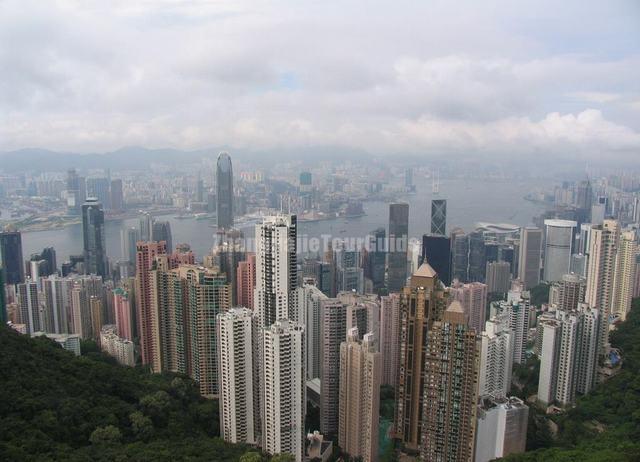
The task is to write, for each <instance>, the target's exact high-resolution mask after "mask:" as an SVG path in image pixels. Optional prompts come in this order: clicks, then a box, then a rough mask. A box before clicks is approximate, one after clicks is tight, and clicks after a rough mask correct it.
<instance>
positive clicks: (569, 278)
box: [558, 274, 586, 311]
mask: <svg viewBox="0 0 640 462" xmlns="http://www.w3.org/2000/svg"><path fill="white" fill-rule="evenodd" d="M585 289H586V282H585V280H584V278H582V277H580V276H579V275H577V274H565V275H564V276H562V281H560V283H559V284H558V308H560V309H562V310H566V311H571V310H575V309H577V308H578V304H579V303H582V302H584V292H585Z"/></svg>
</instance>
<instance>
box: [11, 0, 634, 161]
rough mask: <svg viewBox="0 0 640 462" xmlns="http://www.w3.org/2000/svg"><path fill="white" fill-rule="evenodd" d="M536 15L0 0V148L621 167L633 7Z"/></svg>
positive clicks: (498, 9)
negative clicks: (327, 149) (296, 153)
mask: <svg viewBox="0 0 640 462" xmlns="http://www.w3.org/2000/svg"><path fill="white" fill-rule="evenodd" d="M549 7H550V4H545V2H533V1H531V2H529V3H528V4H524V5H520V6H519V8H518V9H516V8H514V7H513V5H511V3H510V2H506V1H504V2H501V1H497V2H495V4H493V5H492V8H485V7H484V6H480V5H477V4H476V3H474V2H468V3H467V4H466V5H463V6H459V7H454V6H451V5H449V4H448V3H447V2H437V1H433V2H427V3H424V4H416V3H415V2H405V1H399V2H397V4H394V6H393V7H391V6H389V5H387V4H385V3H384V2H375V1H372V2H368V3H367V5H366V8H363V4H362V3H359V2H340V3H335V4H332V3H330V2H322V3H311V4H307V3H305V4H304V5H301V4H300V3H298V2H293V1H285V0H282V1H275V2H269V1H260V2H241V1H238V2H236V1H233V2H232V1H222V2H209V1H198V0H192V1H189V2H177V1H169V0H167V1H163V2H146V1H128V2H124V1H122V2H116V3H114V4H108V5H107V4H105V3H103V2H99V1H96V2H90V1H65V2H57V3H42V2H29V1H26V0H25V1H14V0H5V1H4V2H0V68H1V69H3V73H2V78H1V79H0V150H7V149H15V148H21V147H27V146H40V147H46V148H52V149H65V150H77V151H95V150H106V149H114V148H118V147H120V146H123V145H131V144H142V145H145V146H149V147H164V146H168V147H178V148H200V147H206V146H212V145H222V144H224V145H231V146H238V147H247V148H253V149H263V148H272V147H296V146H309V145H316V144H317V145H327V144H335V145H344V146H349V147H357V148H364V149H367V150H370V151H373V152H376V153H385V152H390V153H394V152H416V153H418V152H419V153H423V152H447V151H451V152H457V151H465V152H474V151H478V152H504V153H509V154H510V155H518V154H522V155H529V154H531V153H537V152H540V151H541V150H542V151H545V152H549V153H557V154H563V153H578V154H579V155H582V156H599V155H601V154H602V153H603V152H607V153H609V154H616V155H624V156H631V154H629V153H630V152H634V150H636V151H635V152H637V150H638V149H640V141H639V136H640V135H639V130H640V120H638V118H637V117H634V116H633V115H636V111H637V107H636V106H637V101H638V94H640V88H639V83H638V80H637V78H636V76H637V74H638V71H639V70H640V50H639V49H638V48H640V47H639V46H638V43H640V40H638V41H636V42H637V43H636V42H634V41H633V40H631V41H629V40H628V39H627V38H626V37H627V36H629V35H630V36H632V37H633V36H636V37H639V38H640V36H639V34H638V29H637V27H635V25H634V23H633V21H632V20H631V18H632V16H631V15H630V14H629V11H634V6H633V3H626V2H622V3H621V4H620V5H618V10H616V9H613V8H610V9H607V8H604V7H600V6H598V7H596V6H594V7H591V8H587V7H585V6H584V5H583V4H582V3H580V2H577V1H576V2H568V3H567V4H564V5H563V8H562V9H561V11H556V10H554V16H553V18H550V17H548V16H547V17H546V18H545V15H546V14H547V13H546V11H547V10H548V8H549ZM520 10H522V12H521V11H520ZM576 11H580V15H579V17H577V16H575V15H574V13H575V12H576ZM534 13H535V14H534ZM530 16H533V17H534V19H535V20H534V19H530ZM536 16H537V18H536ZM541 18H542V20H541ZM576 18H577V19H576ZM543 19H546V20H547V22H544V20H543ZM556 24H557V25H556ZM578 26H579V27H578ZM581 31H582V32H581ZM587 32H588V33H587ZM625 34H626V35H625ZM619 36H620V37H619ZM603 37H604V38H606V41H603V40H601V39H602V38H603ZM629 43H635V45H631V46H630V45H629ZM603 44H609V45H607V46H610V47H611V48H612V49H614V48H615V53H613V52H612V51H609V50H607V49H606V47H605V45H603ZM594 108H595V109H594ZM629 158H632V157H629Z"/></svg>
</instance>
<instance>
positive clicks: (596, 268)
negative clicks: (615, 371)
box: [584, 220, 620, 355]
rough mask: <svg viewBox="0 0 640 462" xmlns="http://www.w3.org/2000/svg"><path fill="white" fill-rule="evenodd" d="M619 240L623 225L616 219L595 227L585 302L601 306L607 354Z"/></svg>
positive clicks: (602, 351) (603, 344) (602, 339)
mask: <svg viewBox="0 0 640 462" xmlns="http://www.w3.org/2000/svg"><path fill="white" fill-rule="evenodd" d="M619 241H620V226H619V224H618V222H617V221H615V220H604V222H603V224H602V225H597V226H592V228H591V239H590V240H589V262H588V270H587V289H586V292H585V297H584V299H585V303H587V304H588V305H589V306H590V307H592V308H596V309H598V312H599V313H600V319H601V330H602V331H601V334H600V347H599V350H600V354H601V355H604V354H605V347H606V344H607V343H608V341H609V316H610V315H611V308H612V306H613V300H614V294H613V292H614V281H615V272H616V259H617V254H618V244H619Z"/></svg>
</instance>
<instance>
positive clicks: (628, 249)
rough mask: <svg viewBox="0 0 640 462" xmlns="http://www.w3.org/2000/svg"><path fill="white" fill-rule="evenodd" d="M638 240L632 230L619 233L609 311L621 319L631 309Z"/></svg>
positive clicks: (624, 317)
mask: <svg viewBox="0 0 640 462" xmlns="http://www.w3.org/2000/svg"><path fill="white" fill-rule="evenodd" d="M637 255H638V242H637V240H636V234H635V232H633V231H625V232H623V233H621V235H620V245H619V246H618V255H617V261H616V271H615V277H614V282H613V306H612V307H611V312H612V313H613V314H617V315H618V316H620V319H622V320H623V321H624V320H625V319H626V318H627V314H628V313H629V310H630V309H631V300H632V298H633V288H634V284H635V279H636V256H637Z"/></svg>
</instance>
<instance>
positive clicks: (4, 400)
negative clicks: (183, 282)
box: [0, 326, 248, 462]
mask: <svg viewBox="0 0 640 462" xmlns="http://www.w3.org/2000/svg"><path fill="white" fill-rule="evenodd" d="M0 370H2V373H1V374H0V389H1V390H2V393H1V394H0V460H43V461H46V460H70V461H93V460H98V461H102V460H104V461H134V460H135V461H154V462H157V461H175V460H190V461H205V460H206V461H216V460H220V461H222V460H225V461H226V460H238V459H239V458H240V456H242V454H244V453H245V452H246V451H247V450H248V448H246V447H243V446H234V445H229V444H226V443H224V442H223V441H222V440H221V439H220V438H218V437H217V436H218V410H217V402H216V401H212V400H205V399H203V398H201V397H200V396H199V393H198V389H197V387H196V385H195V384H194V382H193V381H192V380H190V379H189V378H188V377H184V376H178V375H175V374H173V375H152V374H149V373H148V372H146V371H144V370H141V369H133V368H129V367H122V366H118V365H117V364H114V361H113V360H112V359H111V358H109V357H106V356H103V355H102V354H100V353H98V352H96V351H91V352H90V353H89V354H88V355H87V356H83V357H79V358H76V357H75V356H74V355H73V354H72V353H70V352H68V351H64V350H62V349H61V348H60V347H59V346H58V345H56V344H55V343H54V342H52V341H50V340H48V339H46V338H44V337H43V338H37V339H31V338H29V337H27V336H24V335H19V334H17V333H16V332H14V331H12V330H10V329H8V328H6V327H4V326H0Z"/></svg>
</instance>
